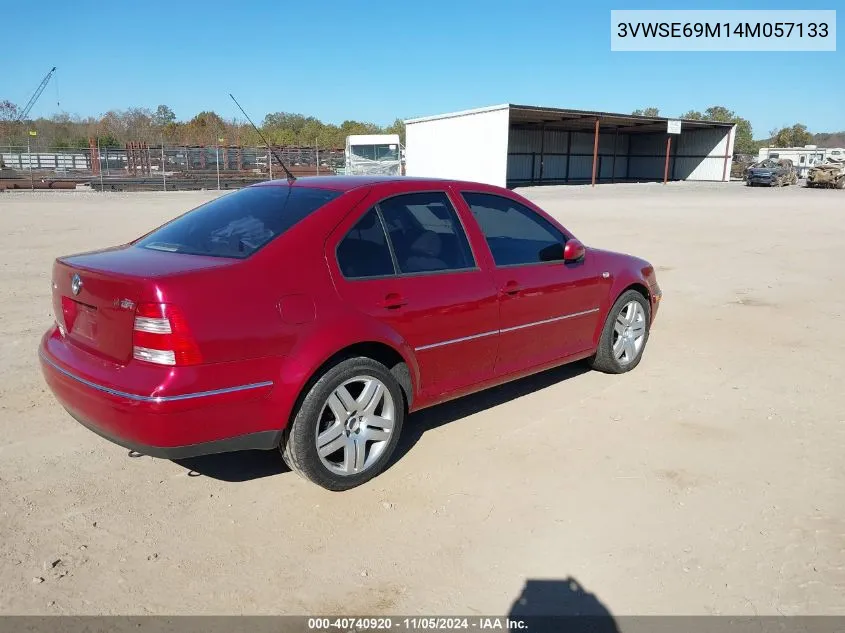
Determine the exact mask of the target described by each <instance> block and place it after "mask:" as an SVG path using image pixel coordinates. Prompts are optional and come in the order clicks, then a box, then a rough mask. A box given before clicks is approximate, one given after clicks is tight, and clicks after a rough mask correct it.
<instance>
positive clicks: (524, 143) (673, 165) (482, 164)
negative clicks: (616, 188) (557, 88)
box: [405, 104, 735, 187]
mask: <svg viewBox="0 0 845 633" xmlns="http://www.w3.org/2000/svg"><path fill="white" fill-rule="evenodd" d="M668 121H669V119H667V118H665V117H645V116H635V115H628V114H616V113H611V112H591V111H585V110H567V109H563V108H543V107H536V106H524V105H512V104H504V105H498V106H491V107H487V108H478V109H475V110H466V111H463V112H454V113H450V114H442V115H437V116H431V117H423V118H418V119H409V120H406V121H405V125H406V142H405V144H406V160H407V164H406V173H407V174H408V175H409V176H430V177H441V178H454V179H461V180H473V181H478V182H486V183H490V184H494V185H500V186H509V187H513V186H524V185H545V184H567V183H573V184H579V183H580V184H583V183H592V184H596V183H604V182H607V183H611V182H630V181H662V180H663V179H664V178H666V179H667V180H712V181H727V180H729V178H730V160H731V155H732V153H733V144H734V136H735V131H734V125H733V124H732V123H719V122H714V121H694V120H686V119H684V120H683V121H682V123H681V133H680V134H671V135H670V134H668V133H667V122H668ZM670 137H671V142H670V143H668V142H667V140H668V139H669V138H670ZM667 150H668V153H667Z"/></svg>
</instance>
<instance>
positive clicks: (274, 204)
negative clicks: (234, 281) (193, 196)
mask: <svg viewBox="0 0 845 633" xmlns="http://www.w3.org/2000/svg"><path fill="white" fill-rule="evenodd" d="M340 193H341V192H338V191H325V190H323V189H309V188H306V187H274V186H270V187H248V188H246V189H241V190H239V191H235V192H234V193H230V194H228V195H225V196H222V197H220V198H216V199H214V200H212V201H211V202H208V203H206V204H204V205H202V206H200V207H197V208H196V209H194V210H193V211H189V212H188V213H186V214H184V215H182V216H180V217H178V218H176V219H175V220H173V221H172V222H170V223H168V224H165V225H164V226H162V227H161V228H159V229H157V230H155V231H153V232H152V233H150V234H149V235H147V236H146V237H144V238H141V239H140V240H138V241H137V242H136V246H140V247H142V248H148V249H151V250H158V251H167V252H170V253H187V254H190V255H211V256H214V257H236V258H239V259H243V258H246V257H249V256H250V255H252V254H253V253H254V252H256V251H257V250H258V249H260V248H261V247H263V246H264V245H266V244H267V243H268V242H270V241H271V240H273V239H275V238H277V237H278V236H279V235H281V234H282V233H284V232H285V231H287V230H288V229H289V228H291V227H292V226H293V225H294V224H296V223H297V222H299V221H300V220H302V219H303V218H305V217H306V216H307V215H309V214H311V213H313V212H314V211H316V210H317V209H319V208H320V207H322V206H323V205H324V204H326V203H327V202H330V201H331V200H334V199H335V198H337V197H338V196H339V195H340Z"/></svg>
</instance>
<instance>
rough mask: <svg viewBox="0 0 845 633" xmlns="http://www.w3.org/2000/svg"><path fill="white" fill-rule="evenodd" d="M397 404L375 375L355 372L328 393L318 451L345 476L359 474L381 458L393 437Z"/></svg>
mask: <svg viewBox="0 0 845 633" xmlns="http://www.w3.org/2000/svg"><path fill="white" fill-rule="evenodd" d="M395 420H396V406H395V403H394V402H393V397H392V396H391V395H390V390H389V389H388V388H387V387H386V386H385V384H384V383H383V382H381V381H380V380H379V379H378V378H374V377H373V376H365V375H360V376H355V377H354V378H351V379H349V380H347V381H346V382H344V383H343V384H341V385H340V386H338V387H337V388H336V389H334V391H332V393H331V395H329V397H328V399H327V400H326V402H325V404H324V405H323V408H322V411H321V412H320V420H319V423H318V424H317V427H316V437H315V442H316V446H317V455H319V457H320V461H321V462H322V463H323V465H324V466H325V467H326V468H328V469H329V470H330V471H332V472H333V473H336V474H338V475H343V476H351V475H358V474H360V473H362V472H364V471H365V470H367V469H369V468H370V467H371V466H372V465H373V464H375V463H376V462H377V461H378V458H379V456H380V455H381V454H382V452H383V451H384V449H385V448H386V447H387V444H388V442H389V441H390V438H391V434H392V433H393V427H394V424H395Z"/></svg>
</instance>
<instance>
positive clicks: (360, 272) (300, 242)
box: [39, 176, 662, 490]
mask: <svg viewBox="0 0 845 633" xmlns="http://www.w3.org/2000/svg"><path fill="white" fill-rule="evenodd" d="M52 289H53V310H54V314H55V324H54V325H53V326H52V327H51V328H50V329H49V330H48V331H47V332H46V333H45V334H44V336H43V338H42V340H41V346H40V349H39V355H40V358H41V367H42V370H43V373H44V376H45V378H46V381H47V384H48V385H49V386H50V388H51V389H52V391H53V393H54V394H55V396H56V398H57V399H58V400H59V402H60V403H61V404H62V405H63V406H64V407H65V409H66V410H67V411H68V412H69V413H70V415H71V416H73V417H74V418H75V419H77V420H78V421H79V422H80V423H82V424H83V425H85V426H87V427H88V428H90V429H91V430H92V431H94V432H96V433H98V434H100V435H102V436H104V437H105V438H107V439H110V440H111V441H113V442H115V443H117V444H119V445H121V446H124V447H127V448H129V449H132V450H135V451H138V452H139V453H143V454H145V455H151V456H155V457H165V458H170V459H176V458H183V457H189V456H194V455H201V454H208V453H219V452H225V451H234V450H243V449H276V450H281V452H282V455H283V457H284V460H285V461H286V462H287V464H288V465H289V466H290V467H291V468H292V469H293V470H295V471H296V472H298V473H299V474H301V475H302V476H304V477H306V478H307V479H309V480H311V481H313V482H315V483H317V484H319V485H320V486H323V487H325V488H328V489H330V490H345V489H348V488H352V487H354V486H357V485H359V484H361V483H363V482H365V481H367V480H368V479H370V478H371V477H373V476H375V475H376V474H378V473H379V472H380V471H382V470H383V469H384V468H385V467H386V465H387V463H388V461H389V459H390V456H391V453H393V450H394V449H395V448H396V444H397V442H398V440H399V434H400V432H401V430H402V425H403V422H404V420H405V416H406V414H407V413H408V412H413V411H417V410H419V409H422V408H424V407H429V406H432V405H435V404H438V403H440V402H444V401H446V400H450V399H453V398H457V397H459V396H462V395H464V394H468V393H471V392H475V391H480V390H482V389H485V388H487V387H492V386H495V385H498V384H501V383H504V382H507V381H510V380H514V379H516V378H520V377H522V376H526V375H529V374H532V373H535V372H538V371H541V370H544V369H547V368H550V367H554V366H557V365H561V364H564V363H569V362H573V361H577V360H581V359H586V360H587V361H588V362H589V363H590V365H591V366H592V367H593V368H595V369H597V370H600V371H603V372H608V373H623V372H627V371H630V370H632V369H633V368H635V367H636V366H637V365H638V363H639V362H640V360H641V359H642V356H643V351H644V350H645V346H646V343H647V342H648V337H649V332H650V329H651V325H652V323H653V322H654V318H655V315H656V313H657V309H658V305H659V302H660V299H661V297H662V293H661V290H660V287H659V286H658V283H657V279H656V277H655V272H654V268H653V266H651V265H650V264H649V263H648V262H646V261H643V260H642V259H639V258H636V257H633V256H630V255H623V254H620V253H612V252H610V251H604V250H600V249H597V248H591V247H586V246H584V245H583V244H581V242H579V241H578V239H577V238H576V237H575V236H574V235H573V234H572V232H570V231H569V230H568V229H566V228H565V227H564V226H562V225H561V224H559V223H558V222H557V221H556V220H555V219H554V218H552V217H551V216H549V215H548V214H546V213H545V212H544V211H543V210H542V209H540V208H539V207H537V206H536V205H534V204H533V203H531V202H530V201H528V200H526V199H525V198H522V197H521V196H519V195H517V194H516V193H514V192H512V191H508V190H506V189H502V188H499V187H493V186H489V185H482V184H477V183H465V182H456V181H446V180H433V179H431V180H429V179H416V178H402V177H341V176H329V177H314V178H302V179H299V180H296V181H293V182H290V183H289V182H288V181H271V182H266V183H262V184H260V185H254V186H251V187H248V188H245V189H241V190H239V191H236V192H234V193H231V194H228V195H225V196H223V197H220V198H217V199H215V200H213V201H211V202H209V203H207V204H205V205H203V206H201V207H199V208H197V209H194V210H193V211H190V212H188V213H186V214H184V215H182V216H180V217H178V218H176V219H175V220H173V221H171V222H169V223H168V224H165V225H164V226H162V227H160V228H158V229H156V230H154V231H152V232H150V233H148V234H147V235H145V236H143V237H141V238H139V239H137V240H135V241H133V242H131V243H129V244H125V245H123V246H118V247H116V248H108V249H104V250H100V251H94V252H89V253H82V254H79V255H72V256H67V257H60V258H58V259H57V260H56V261H55V262H54V265H53V273H52ZM433 467H436V464H435V465H433Z"/></svg>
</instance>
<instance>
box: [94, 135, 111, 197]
mask: <svg viewBox="0 0 845 633" xmlns="http://www.w3.org/2000/svg"><path fill="white" fill-rule="evenodd" d="M108 155H109V150H108V149H106V156H108ZM97 172H98V173H99V174H100V193H103V192H104V191H105V190H106V188H105V187H103V168H102V167H101V166H100V137H99V136H98V137H97Z"/></svg>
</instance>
